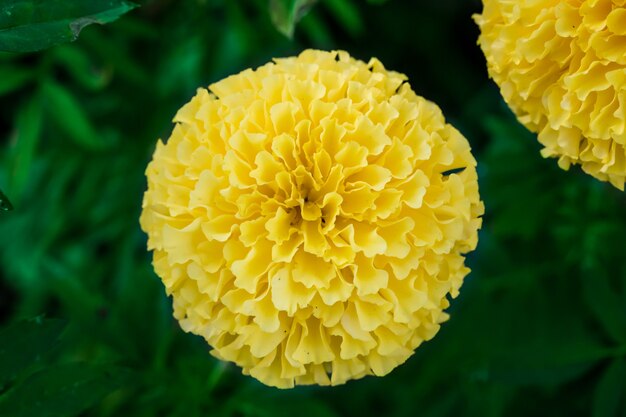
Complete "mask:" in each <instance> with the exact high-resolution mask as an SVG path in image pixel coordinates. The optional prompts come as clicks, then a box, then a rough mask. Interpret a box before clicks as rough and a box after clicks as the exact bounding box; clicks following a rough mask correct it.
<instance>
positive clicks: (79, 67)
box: [0, 0, 626, 417]
mask: <svg viewBox="0 0 626 417" xmlns="http://www.w3.org/2000/svg"><path fill="white" fill-rule="evenodd" d="M17 3H22V4H31V3H32V4H36V7H39V8H42V9H41V10H42V13H45V7H50V6H51V5H52V6H54V7H55V8H56V9H55V10H56V12H54V13H62V12H63V10H66V9H65V8H67V10H70V9H71V8H73V7H79V6H76V5H79V4H85V3H89V2H85V1H79V0H66V1H62V0H54V1H53V0H49V1H48V2H47V5H48V6H45V5H46V1H41V0H20V1H16V0H0V11H1V10H3V8H4V10H5V11H6V10H8V9H7V7H10V6H11V5H14V4H17ZM96 3H98V4H104V3H107V4H111V5H113V4H121V3H122V2H121V1H104V2H103V1H94V2H93V3H92V4H96ZM306 3H310V2H308V1H302V0H298V1H293V0H291V1H283V0H272V1H268V0H239V1H233V0H179V1H175V0H146V1H141V2H138V5H139V6H140V7H137V8H135V9H133V10H128V13H126V14H124V16H122V17H121V18H120V19H119V20H116V21H114V22H111V23H109V24H106V25H90V26H88V27H86V28H84V30H83V31H82V32H81V33H80V36H79V38H78V40H77V41H75V42H73V43H64V44H61V45H57V46H52V47H50V48H47V49H45V50H42V51H39V52H33V53H19V54H14V53H2V54H0V109H1V112H0V190H2V191H3V192H4V194H6V196H8V198H9V199H10V200H11V203H12V205H13V206H14V210H12V211H1V210H0V328H1V329H2V330H0V416H3V417H21V416H32V417H46V416H51V417H52V416H59V417H70V416H99V417H107V416H137V417H142V416H145V417H148V416H167V417H169V416H171V417H177V416H180V417H196V416H197V417H205V416H259V417H261V416H268V417H269V416H272V417H274V416H282V415H284V416H292V415H298V416H300V417H308V416H320V417H324V416H327V417H335V416H354V417H365V416H390V417H391V416H407V417H408V416H414V417H435V416H468V417H469V416H479V417H492V416H507V417H514V416H548V415H549V416H554V417H556V416H568V417H571V416H590V415H592V416H594V417H595V416H597V417H613V416H619V417H624V416H626V195H625V194H624V193H623V192H620V191H619V190H617V189H615V188H613V187H612V186H610V185H608V184H605V183H601V182H599V181H597V180H595V179H593V178H591V177H589V176H587V175H584V174H582V173H581V172H580V170H579V169H577V168H573V169H572V170H571V171H570V172H565V171H562V170H560V169H558V167H557V165H556V161H554V160H544V159H542V158H541V157H540V155H539V150H540V145H539V144H538V143H537V141H536V138H535V137H534V135H533V134H531V133H529V132H527V131H526V130H525V129H524V128H523V127H521V126H520V125H519V124H518V123H517V122H516V120H515V118H514V117H513V116H512V115H511V113H510V111H509V110H508V108H507V107H506V106H505V104H504V103H503V101H502V99H501V97H500V95H499V92H498V89H497V87H496V86H495V85H494V84H493V83H492V82H491V81H490V80H489V79H488V76H487V71H486V64H485V62H484V58H483V56H482V54H481V51H480V49H479V47H478V46H477V45H476V39H477V37H478V29H477V27H476V26H475V24H474V23H473V21H472V19H471V16H472V14H473V13H477V12H480V10H481V5H480V2H479V1H477V0H471V1H470V0H437V1H408V0H387V1H384V0H376V1H375V0H371V1H366V0H320V1H319V2H317V4H314V5H312V7H311V9H310V11H309V13H308V14H306V15H305V16H304V17H303V18H302V20H301V21H299V22H298V23H297V25H296V26H295V31H294V33H293V38H292V39H290V38H289V37H288V36H285V34H289V32H290V30H291V28H292V25H293V23H295V21H296V20H297V18H298V17H300V16H298V14H299V13H292V10H291V9H290V7H291V6H293V5H296V6H298V5H305V4H306ZM127 8H128V9H130V7H127ZM72 10H73V11H76V10H78V9H72ZM118 11H119V12H120V13H121V11H120V10H118ZM123 11H126V10H123ZM114 15H115V13H113V14H112V15H107V16H105V18H106V20H114V17H115V16H114ZM73 17H77V16H73ZM82 23H89V22H85V21H82ZM12 26H13V23H12V21H11V16H8V15H7V14H6V13H0V45H3V44H2V43H1V42H2V39H3V38H2V36H4V35H6V33H5V34H4V35H3V33H2V32H3V31H5V30H6V28H10V27H12ZM66 26H67V25H66ZM81 26H82V25H81ZM74 29H76V27H74ZM281 31H282V32H283V33H281ZM73 35H74V34H72V33H65V38H63V39H62V38H59V39H56V40H59V41H61V40H69V38H71V37H73ZM24 39H25V38H24ZM45 40H47V41H49V42H51V43H54V42H56V40H55V39H54V38H52V37H46V38H45V39H44V41H45ZM6 45H7V44H6V43H5V44H4V46H6ZM12 45H17V46H16V48H18V49H19V48H22V50H24V49H28V48H31V49H32V48H34V46H33V45H31V44H29V43H28V42H22V43H20V42H17V43H15V42H14V44H12ZM309 47H313V48H319V49H344V50H346V51H349V52H350V54H352V55H353V56H355V57H356V58H359V59H363V60H366V61H367V60H368V59H369V58H370V57H372V56H375V57H378V58H379V59H380V60H381V61H382V62H383V63H384V64H385V66H386V67H387V68H389V69H393V70H396V71H400V72H403V73H406V74H407V75H408V76H409V80H410V84H411V86H412V87H413V89H414V90H415V91H416V92H417V93H418V94H420V95H422V96H425V97H426V98H428V99H430V100H432V101H434V102H436V103H437V104H439V105H440V106H441V108H442V109H443V111H444V114H445V115H446V117H447V119H448V121H449V122H451V123H452V124H454V125H455V126H456V127H457V128H458V129H459V130H460V131H461V132H462V133H463V134H464V135H465V136H466V137H467V138H468V139H469V141H470V143H471V145H472V148H473V150H474V153H475V156H476V158H477V160H478V170H479V176H480V189H481V195H482V198H483V200H484V202H485V205H486V215H485V217H484V226H483V229H482V230H481V232H480V240H479V245H478V249H477V250H476V251H475V252H474V253H472V254H471V255H470V257H469V259H468V262H469V265H470V267H471V268H472V270H473V271H472V273H471V274H470V275H469V276H468V277H467V278H466V280H465V284H464V286H463V288H462V289H461V294H460V296H459V297H458V298H457V299H456V300H454V301H453V303H452V307H451V308H450V309H449V312H450V314H451V319H450V321H449V322H447V323H446V324H444V325H443V327H442V329H441V331H440V332H439V334H438V335H437V336H436V337H435V339H433V340H432V341H430V342H427V343H425V344H424V345H422V346H421V347H420V348H419V349H418V350H417V352H416V353H415V355H414V356H413V357H412V358H411V359H410V360H409V361H408V362H407V363H406V364H404V365H402V366H400V367H399V368H397V369H396V370H395V371H393V372H392V373H391V374H390V375H388V376H386V377H383V378H376V377H367V378H364V379H362V380H358V381H352V382H349V383H347V384H346V385H343V386H339V387H333V388H320V387H315V386H313V387H297V388H296V389H293V390H288V391H281V390H277V389H273V388H268V387H265V386H263V385H261V384H260V383H259V382H257V381H256V380H255V379H252V378H250V377H246V376H243V375H241V374H240V369H239V368H237V367H235V366H233V365H230V364H223V363H220V362H218V361H217V360H215V359H213V358H212V357H211V356H210V355H209V354H208V347H207V345H206V344H205V342H204V341H203V340H202V339H201V338H200V337H197V336H194V335H190V334H185V333H183V332H182V330H181V329H180V328H179V326H178V324H177V322H176V321H175V320H174V319H173V318H172V314H171V301H170V300H169V299H168V298H167V297H166V295H165V293H164V288H163V285H162V284H161V282H160V280H159V279H158V278H157V277H156V275H155V274H154V272H153V270H152V266H151V263H150V255H149V254H148V253H147V251H146V237H145V235H144V234H143V233H142V232H141V230H140V228H139V223H138V217H139V213H140V209H141V200H142V194H143V191H144V190H145V187H146V180H145V177H144V174H143V172H144V169H145V167H146V164H147V162H148V161H149V159H150V157H151V153H152V151H153V149H154V146H155V143H156V140H157V138H166V137H167V136H168V135H169V132H170V131H171V129H172V124H171V119H172V117H173V115H174V113H175V112H176V110H177V109H178V108H179V107H181V105H182V104H184V103H185V102H187V101H188V100H189V99H190V98H191V97H192V95H193V94H194V93H195V89H196V88H197V87H199V86H207V85H208V84H210V83H211V82H214V81H217V80H219V79H221V78H223V77H225V76H227V75H230V74H233V73H237V72H239V71H241V70H243V69H245V68H248V67H256V66H259V65H261V64H264V63H265V62H267V61H269V60H270V59H271V58H272V57H281V56H289V55H295V54H297V53H299V52H300V51H301V50H302V49H305V48H309ZM35 49H36V48H35ZM4 204H5V205H6V206H8V203H4ZM7 208H8V207H7ZM25 319H29V320H25Z"/></svg>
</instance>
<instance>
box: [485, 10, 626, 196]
mask: <svg viewBox="0 0 626 417" xmlns="http://www.w3.org/2000/svg"><path fill="white" fill-rule="evenodd" d="M483 4H484V10H483V13H482V15H480V16H475V19H476V22H477V23H478V25H479V26H480V29H481V32H482V33H481V36H480V40H479V42H480V45H481V47H482V49H483V52H484V53H485V56H486V58H487V62H488V67H489V74H490V75H491V77H492V78H493V79H494V80H495V81H496V83H497V84H498V85H499V86H500V89H501V92H502V95H503V96H504V99H505V100H506V102H507V103H508V104H509V105H510V106H511V108H512V109H513V111H514V112H515V113H516V115H517V116H518V118H519V120H520V121H521V122H522V123H523V124H525V125H526V126H527V127H528V128H529V129H530V130H532V131H534V132H537V133H538V134H539V135H538V137H539V141H540V142H541V143H542V144H543V146H544V149H543V150H542V154H543V155H544V156H545V157H557V158H558V159H559V165H560V166H561V167H562V168H564V169H568V168H569V167H570V165H571V164H580V165H581V166H582V169H583V170H584V171H585V172H587V173H589V174H591V175H593V176H594V177H596V178H599V179H601V180H603V181H610V182H611V183H612V184H613V185H614V186H616V187H618V188H620V189H622V190H623V189H624V181H625V179H626V0H528V1H512V0H483Z"/></svg>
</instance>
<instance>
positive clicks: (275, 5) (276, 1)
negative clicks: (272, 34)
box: [270, 0, 317, 39]
mask: <svg viewBox="0 0 626 417" xmlns="http://www.w3.org/2000/svg"><path fill="white" fill-rule="evenodd" d="M315 3H317V0H270V16H271V18H272V22H273V23H274V26H276V29H278V31H279V32H280V33H282V34H283V35H285V36H286V37H288V38H289V39H291V38H293V31H294V29H295V27H296V24H297V23H298V22H299V21H300V19H302V18H303V17H304V16H306V14H307V13H308V12H309V10H311V7H313V5H314V4H315Z"/></svg>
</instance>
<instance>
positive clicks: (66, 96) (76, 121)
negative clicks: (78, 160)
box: [42, 81, 109, 150]
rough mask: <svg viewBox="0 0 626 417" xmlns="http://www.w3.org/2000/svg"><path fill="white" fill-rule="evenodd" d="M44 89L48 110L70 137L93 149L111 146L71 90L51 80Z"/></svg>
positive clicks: (44, 84)
mask: <svg viewBox="0 0 626 417" xmlns="http://www.w3.org/2000/svg"><path fill="white" fill-rule="evenodd" d="M42 91H43V94H44V98H45V100H46V104H47V110H48V112H49V113H50V114H51V116H52V118H53V119H54V121H55V122H56V123H57V124H58V126H59V127H60V128H61V130H62V131H63V132H64V133H65V134H66V135H67V136H69V138H70V139H72V140H73V141H74V142H76V143H77V144H78V145H80V146H83V147H85V148H88V149H93V150H98V149H104V148H107V147H108V146H109V145H108V144H106V143H105V142H104V140H103V138H102V137H101V136H100V135H98V134H97V133H96V130H95V129H94V127H93V126H92V124H91V122H90V121H89V118H88V117H87V115H86V114H85V112H84V110H83V108H82V107H81V105H80V104H79V103H78V102H77V101H76V99H75V98H74V97H73V96H72V95H71V94H70V92H69V91H67V90H66V89H65V88H63V87H61V86H60V85H59V84H56V83H54V82H51V81H48V82H45V83H43V85H42Z"/></svg>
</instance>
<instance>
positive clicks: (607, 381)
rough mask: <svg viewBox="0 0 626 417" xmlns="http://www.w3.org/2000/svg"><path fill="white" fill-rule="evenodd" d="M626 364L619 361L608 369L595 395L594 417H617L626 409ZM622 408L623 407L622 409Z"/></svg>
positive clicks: (621, 360) (622, 360)
mask: <svg viewBox="0 0 626 417" xmlns="http://www.w3.org/2000/svg"><path fill="white" fill-rule="evenodd" d="M625 375H626V362H625V361H624V359H617V360H615V361H614V362H613V363H611V365H609V367H608V368H607V369H606V371H605V372H604V374H603V375H602V377H601V378H600V381H599V382H598V385H597V386H596V389H595V391H594V394H593V414H592V415H593V417H616V416H618V415H619V414H618V412H619V411H620V410H621V409H622V408H623V407H624V405H626V404H625V400H626V397H625V394H626V392H625V391H626V390H625V388H626V383H625V381H626V380H625V379H624V376H625ZM620 406H621V407H620Z"/></svg>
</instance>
